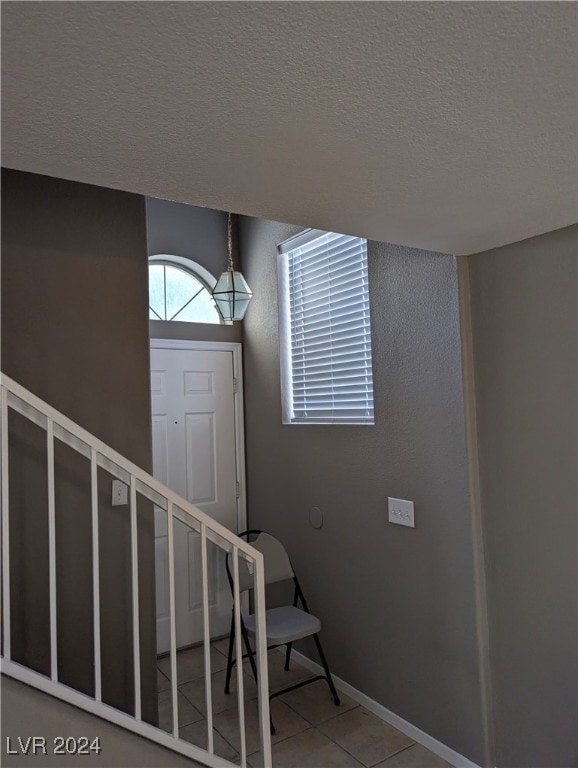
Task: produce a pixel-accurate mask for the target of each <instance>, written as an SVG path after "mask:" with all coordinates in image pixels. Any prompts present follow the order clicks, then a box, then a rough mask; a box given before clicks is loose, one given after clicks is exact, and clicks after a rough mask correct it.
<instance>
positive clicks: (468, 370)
mask: <svg viewBox="0 0 578 768" xmlns="http://www.w3.org/2000/svg"><path fill="white" fill-rule="evenodd" d="M456 264H457V271H458V295H459V311H460V341H461V358H462V385H463V394H464V413H465V422H466V451H467V457H468V476H469V477H468V479H469V491H470V510H471V522H472V557H473V563H474V591H475V609H476V638H477V646H478V664H479V668H480V692H481V694H480V698H481V710H482V712H481V714H482V729H483V735H484V749H485V753H486V754H485V759H486V764H487V765H495V741H494V728H493V712H492V678H491V667H490V634H489V621H488V598H487V591H486V566H485V555H484V531H483V525H482V502H481V491H480V466H479V456H478V422H477V413H476V388H475V370H474V348H473V336H472V311H471V294H470V267H469V261H468V257H467V256H458V257H457V260H456Z"/></svg>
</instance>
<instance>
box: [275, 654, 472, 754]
mask: <svg viewBox="0 0 578 768" xmlns="http://www.w3.org/2000/svg"><path fill="white" fill-rule="evenodd" d="M279 651H280V652H281V653H283V654H284V653H285V648H284V647H283V648H279ZM291 655H292V656H294V657H295V660H296V661H298V662H299V664H302V665H303V666H304V667H305V668H306V669H309V670H310V671H311V672H314V673H315V674H316V675H323V674H325V673H324V672H323V667H321V666H320V665H319V664H317V663H316V662H314V661H311V659H308V658H307V656H304V655H303V654H302V653H299V652H298V651H292V652H291ZM331 676H332V678H333V682H334V683H335V687H336V688H337V690H339V691H341V692H342V693H344V694H345V695H346V696H349V698H350V699H353V701H356V702H357V703H358V704H361V705H362V706H363V707H365V709H368V710H369V711H370V712H373V714H374V715H377V717H379V718H380V719H381V720H384V721H385V722H386V723H389V724H390V725H393V726H394V728H397V730H398V731H401V732H402V733H405V735H406V736H408V737H409V738H410V739H413V740H414V741H416V742H417V743H418V744H421V745H422V746H424V747H426V749H429V750H430V752H433V753H434V754H436V755H439V757H441V758H443V759H444V760H447V761H448V763H450V764H451V765H453V766H455V767H456V768H480V766H479V765H476V763H472V761H471V760H468V758H467V757H464V756H463V755H460V754H459V752H456V751H455V750H453V749H451V748H450V747H447V746H446V745H445V744H442V742H441V741H438V740H437V739H434V737H433V736H430V735H429V734H428V733H426V732H425V731H422V730H421V729H420V728H416V726H415V725H412V724H411V723H408V721H407V720H404V719H403V717H399V715H396V714H395V713H394V712H391V710H389V709H386V708H385V707H384V706H382V705H381V704H378V702H377V701H374V700H373V699H370V698H369V696H366V695H365V693H361V691H358V690H357V688H354V687H353V686H352V685H349V683H346V682H345V680H342V679H341V678H340V677H336V676H335V675H333V674H332V675H331Z"/></svg>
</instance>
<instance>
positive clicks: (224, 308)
mask: <svg viewBox="0 0 578 768" xmlns="http://www.w3.org/2000/svg"><path fill="white" fill-rule="evenodd" d="M227 234H228V250H229V265H228V267H227V269H226V270H225V272H223V273H222V275H221V277H220V278H219V279H218V280H217V284H216V285H215V287H214V288H213V293H212V296H213V300H214V302H215V305H216V307H217V309H218V310H219V312H220V314H221V316H222V318H223V320H242V319H243V318H244V316H245V312H246V311H247V307H248V306H249V302H250V301H251V297H252V296H253V294H252V292H251V289H250V288H249V286H248V285H247V281H246V280H245V278H244V277H243V275H242V274H241V272H237V271H236V270H235V269H234V267H233V238H232V226H231V214H230V213H229V214H228V219H227Z"/></svg>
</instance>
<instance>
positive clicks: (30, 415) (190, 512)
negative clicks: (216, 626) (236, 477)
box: [0, 373, 271, 768]
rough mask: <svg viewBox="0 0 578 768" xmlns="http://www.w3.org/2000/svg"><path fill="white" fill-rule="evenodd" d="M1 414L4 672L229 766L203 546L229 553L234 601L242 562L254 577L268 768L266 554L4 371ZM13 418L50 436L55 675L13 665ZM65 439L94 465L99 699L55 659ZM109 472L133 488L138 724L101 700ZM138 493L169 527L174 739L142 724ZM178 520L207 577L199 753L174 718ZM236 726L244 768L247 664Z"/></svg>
mask: <svg viewBox="0 0 578 768" xmlns="http://www.w3.org/2000/svg"><path fill="white" fill-rule="evenodd" d="M0 404H1V406H0V416H1V437H0V448H1V473H0V479H1V492H0V498H1V507H2V630H3V635H2V640H3V645H2V650H3V653H2V658H1V660H0V670H1V671H2V673H3V674H6V675H8V676H10V677H13V678H15V679H17V680H20V681H22V682H23V683H26V684H28V685H31V686H33V687H35V688H38V689H39V690H41V691H44V692H45V693H48V694H51V695H53V696H55V697H57V698H59V699H62V700H63V701H66V702H68V703H69V704H72V705H74V706H77V707H79V708H81V709H83V710H85V711H87V712H90V713H92V714H94V715H97V716H98V717H102V718H104V719H105V720H109V721H110V722H112V723H115V724H117V725H119V726H122V727H124V728H126V729H128V730H130V731H133V732H134V733H137V734H139V735H141V736H143V737H145V738H147V739H150V740H151V741H153V742H156V743H157V744H160V745H162V746H164V747H168V748H169V749H172V750H174V751H176V752H179V753H181V754H183V755H186V756H187V757H190V758H192V759H194V760H197V761H199V762H201V763H203V764H205V765H209V766H215V767H216V766H231V765H235V764H234V763H231V762H229V761H228V760H226V759H224V758H223V757H220V756H219V755H218V754H216V752H215V748H214V737H213V709H212V689H211V655H210V650H211V646H210V628H209V595H208V583H209V582H208V565H207V563H208V559H207V542H208V541H210V542H212V543H213V544H215V545H216V546H217V547H219V548H220V549H221V550H222V551H223V557H224V555H225V553H230V554H231V556H232V561H233V564H234V568H233V577H234V593H235V595H236V597H237V598H238V596H239V584H240V582H239V568H238V560H239V558H243V559H245V560H246V561H247V562H248V563H249V566H250V570H252V571H253V575H254V609H255V614H256V651H255V660H256V663H257V670H258V686H257V687H258V702H259V732H260V746H261V755H262V760H263V765H264V766H265V768H270V766H271V734H270V720H269V688H268V676H267V642H266V633H265V582H264V570H263V556H262V554H261V553H260V552H258V551H257V550H255V549H254V548H253V547H252V546H251V545H250V544H248V543H247V542H245V541H244V540H242V539H240V538H239V537H238V536H236V535H235V534H234V533H232V532H231V531H229V530H228V529H227V528H225V527H224V526H222V525H221V524H219V523H218V522H216V521H215V520H213V519H212V518H211V517H209V516H208V515H206V514H205V513H204V512H202V511H201V510H200V509H198V508H197V507H195V506H194V505H193V504H190V503H189V502H188V501H186V500H185V499H183V498H181V497H180V496H178V495H177V494H176V493H174V492H173V491H171V490H170V488H168V487H166V486H165V485H163V484H162V483H160V482H159V481H158V480H156V479H155V478H154V477H152V475H150V474H148V473H147V472H145V471H144V470H142V469H141V468H140V467H138V466H137V465H136V464H133V463H132V462H131V461H129V460H128V459H126V458H125V457H123V456H121V454H119V453H117V452H116V451H115V450H113V449H112V448H110V447H109V446H108V445H106V444H105V443H103V442H102V441H101V440H99V439H98V438H97V437H95V436H94V435H92V434H90V433H89V432H87V431H86V430H85V429H83V428H82V427H80V426H79V425H78V424H76V423H74V422H73V421H71V420H70V419H69V418H67V417H66V416H64V415H63V414H62V413H60V412H59V411H57V410H56V409H55V408H52V406H50V405H48V404H47V403H45V402H44V401H43V400H41V399H40V398H39V397H37V396H36V395H34V394H32V393H31V392H29V391H28V390H26V389H25V388H24V387H22V386H21V385H19V384H18V383H17V382H15V381H13V380H12V379H10V378H9V377H8V376H6V375H4V374H3V373H0ZM10 410H14V411H16V412H18V413H20V414H21V415H22V416H24V417H25V418H27V419H29V420H30V421H32V422H33V423H35V424H37V425H38V426H40V427H41V428H43V429H44V430H45V431H46V461H47V477H48V483H47V488H48V505H47V506H48V569H49V603H50V676H49V677H48V676H46V675H42V674H40V673H39V672H37V671H35V670H32V669H30V668H29V667H26V666H23V665H22V664H20V663H17V662H15V661H14V660H12V658H11V637H10V634H11V633H10V629H11V611H10V599H11V591H10V525H9V495H10V494H9V490H10V489H9V461H10V458H9V440H8V415H9V411H10ZM55 440H59V441H61V442H63V443H65V444H67V445H68V446H70V447H71V448H73V449H74V450H75V451H77V452H78V453H80V454H81V455H83V456H85V457H86V458H87V459H88V460H89V461H90V484H91V515H92V573H93V606H92V607H93V621H94V649H93V650H94V691H95V693H94V697H92V696H87V695H86V694H84V693H81V692H80V691H77V690H75V689H73V688H71V687H69V686H67V685H64V684H63V683H61V682H59V678H58V654H57V636H58V632H57V610H56V604H57V603H56V601H57V590H56V534H55V516H56V503H55V464H54V446H55ZM99 467H100V468H102V469H104V470H105V471H107V472H109V473H110V474H111V475H112V476H113V477H115V478H116V479H119V480H121V481H122V482H123V483H125V484H126V485H127V486H128V488H129V510H130V527H131V588H132V613H131V620H132V632H133V635H132V637H133V666H134V668H133V677H134V717H133V716H131V715H130V714H127V713H126V712H123V711H121V710H119V709H115V708H114V707H111V706H109V705H108V704H106V703H105V702H103V701H102V672H103V670H102V666H101V662H102V659H101V650H100V592H99V573H100V568H101V565H102V564H101V562H100V554H99V534H98V525H99V508H98V478H97V472H98V468H99ZM137 493H139V494H141V495H142V496H143V497H145V498H147V499H149V500H150V501H152V502H153V504H155V505H156V506H157V507H160V508H161V509H163V510H165V511H166V513H167V523H168V565H169V615H170V652H169V655H170V667H171V680H170V682H171V696H172V731H171V733H168V732H166V731H163V730H161V729H160V728H156V727H154V726H152V725H150V724H149V723H147V722H145V721H144V720H143V719H142V716H141V669H140V636H139V594H138V538H137ZM175 520H180V521H181V522H182V523H184V524H185V525H186V526H188V527H190V528H193V529H194V530H195V531H197V532H199V533H200V543H201V572H202V611H203V627H204V632H203V649H204V672H205V704H206V713H207V749H206V750H205V749H202V748H201V747H198V746H196V745H194V744H190V743H188V742H186V741H183V740H182V739H179V720H178V697H177V693H178V690H177V689H178V679H177V649H176V614H175V553H174V521H175ZM239 605H240V601H239V600H238V599H235V601H234V621H235V625H236V629H237V631H236V633H235V638H236V655H237V658H238V659H241V658H242V657H243V651H242V648H241V632H240V620H241V619H240V607H239ZM236 666H237V696H238V718H239V730H240V746H241V748H240V765H241V766H242V768H244V767H245V766H246V765H247V750H246V729H245V711H244V685H243V665H242V664H237V665H236Z"/></svg>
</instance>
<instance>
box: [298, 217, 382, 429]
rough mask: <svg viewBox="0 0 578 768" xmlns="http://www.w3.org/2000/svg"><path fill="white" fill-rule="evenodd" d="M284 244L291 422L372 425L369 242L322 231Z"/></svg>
mask: <svg viewBox="0 0 578 768" xmlns="http://www.w3.org/2000/svg"><path fill="white" fill-rule="evenodd" d="M304 240H305V242H304ZM283 250H284V251H285V252H286V253H287V258H288V277H289V316H290V350H291V352H290V375H291V385H292V387H291V390H292V418H291V421H293V422H307V421H314V422H327V423H335V422H345V423H347V422H350V423H369V424H372V423H373V377H372V371H371V329H370V319H369V289H368V276H367V241H366V240H363V239H362V238H359V237H349V236H347V235H339V234H335V233H331V232H327V233H322V234H319V233H318V232H317V233H316V234H315V235H313V236H312V239H310V240H309V241H308V242H307V241H306V237H304V236H301V237H300V238H299V240H298V243H296V246H295V247H293V248H291V243H287V244H285V247H284V248H283Z"/></svg>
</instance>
